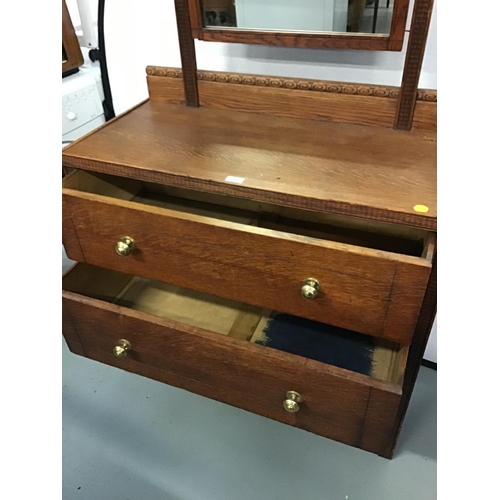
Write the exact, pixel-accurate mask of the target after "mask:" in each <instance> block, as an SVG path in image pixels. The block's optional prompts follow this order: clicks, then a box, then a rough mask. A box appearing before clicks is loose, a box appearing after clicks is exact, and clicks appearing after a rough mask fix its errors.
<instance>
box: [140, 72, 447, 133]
mask: <svg viewBox="0 0 500 500" xmlns="http://www.w3.org/2000/svg"><path fill="white" fill-rule="evenodd" d="M146 72H147V82H148V90H149V96H150V99H151V100H152V101H156V102H165V103H171V104H180V103H185V97H184V91H183V87H182V70H180V69H178V68H162V67H156V66H148V67H147V69H146ZM197 75H198V92H199V102H200V106H204V107H208V108H212V107H213V108H215V109H226V110H228V111H230V110H238V111H247V112H252V113H262V114H269V115H273V116H285V117H287V116H288V117H297V118H308V119H314V120H324V121H335V122H344V123H360V124H365V125H380V126H383V127H393V125H394V117H395V114H396V110H397V99H398V96H399V88H398V87H387V86H382V85H363V84H356V83H345V82H331V81H330V82H329V81H321V80H303V79H294V78H279V77H269V76H261V75H245V74H235V73H224V72H214V71H198V73H197ZM226 84H229V85H226ZM222 85H224V86H222ZM281 89H286V90H288V92H282V91H281ZM332 94H333V95H332ZM369 97H373V99H369ZM436 102H437V92H436V91H435V90H428V89H419V91H418V93H417V103H416V108H415V115H414V120H413V130H415V131H419V132H424V133H425V132H426V133H428V134H432V136H434V137H435V134H436V132H437V106H436V104H435V103H436Z"/></svg>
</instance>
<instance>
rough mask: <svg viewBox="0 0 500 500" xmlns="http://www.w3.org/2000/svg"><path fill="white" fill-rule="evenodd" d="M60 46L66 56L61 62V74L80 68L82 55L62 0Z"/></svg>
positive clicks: (66, 8)
mask: <svg viewBox="0 0 500 500" xmlns="http://www.w3.org/2000/svg"><path fill="white" fill-rule="evenodd" d="M62 46H63V49H64V51H65V52H66V56H67V57H66V60H63V61H62V72H63V73H66V72H67V71H71V70H72V69H76V68H78V67H80V66H81V65H82V64H83V55H82V51H81V50H80V45H79V43H78V38H77V37H76V33H75V28H74V27H73V23H72V21H71V17H70V15H69V11H68V7H67V6H66V2H65V0H62Z"/></svg>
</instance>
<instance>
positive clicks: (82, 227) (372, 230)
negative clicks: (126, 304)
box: [63, 171, 434, 344]
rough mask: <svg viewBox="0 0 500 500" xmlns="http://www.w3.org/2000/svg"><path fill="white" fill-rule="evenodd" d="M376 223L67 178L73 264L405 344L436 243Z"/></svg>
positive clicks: (80, 174)
mask: <svg viewBox="0 0 500 500" xmlns="http://www.w3.org/2000/svg"><path fill="white" fill-rule="evenodd" d="M367 224H369V225H368V226H367ZM375 224H376V223H366V222H360V221H356V220H353V219H346V218H340V217H335V216H332V215H326V214H323V215H322V214H312V213H309V212H307V211H306V210H296V209H287V208H284V207H279V206H277V205H264V204H261V203H256V202H252V201H248V200H240V199H236V198H231V197H226V196H218V195H208V194H203V193H197V192H193V191H188V190H182V189H176V188H168V187H166V186H161V185H156V184H151V183H144V182H140V181H136V180H133V179H126V178H121V177H114V176H109V175H104V174H95V173H88V172H85V171H76V172H74V173H73V174H72V175H70V176H69V177H67V178H66V179H64V188H63V241H64V244H65V247H66V252H67V254H68V256H69V257H70V258H71V259H73V260H76V261H79V262H86V263H89V264H93V265H96V266H100V267H104V268H108V269H114V270H117V271H121V272H124V273H128V274H133V275H136V276H142V277H146V278H149V279H155V280H160V281H165V282H167V283H172V284H175V285H178V286H182V287H186V288H190V289H193V290H197V291H199V292H204V293H209V294H213V295H216V296H219V297H223V298H226V299H231V300H238V301H242V302H245V303H247V304H251V305H254V306H258V307H263V308H267V309H270V310H278V311H281V312H284V313H288V314H292V315H295V316H301V317H304V318H308V319H312V320H316V321H320V322H323V323H328V324H331V325H336V326H339V327H342V328H347V329H349V330H354V331H358V332H362V333H366V334H368V335H373V336H376V337H381V338H384V339H387V340H391V341H394V342H398V343H401V344H409V343H410V342H411V338H412V335H413V331H414V329H415V324H416V321H417V318H418V314H419V311H420V306H421V303H422V299H423V296H424V292H425V289H426V285H427V281H428V278H429V273H430V269H431V259H432V254H433V245H434V243H433V236H432V235H431V234H430V233H426V232H424V231H420V230H414V229H407V228H403V227H394V226H391V225H387V224H384V225H382V224H377V225H375ZM309 279H311V280H309ZM308 280H309V281H308ZM311 298H312V300H310V299H311Z"/></svg>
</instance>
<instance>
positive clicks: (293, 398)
mask: <svg viewBox="0 0 500 500" xmlns="http://www.w3.org/2000/svg"><path fill="white" fill-rule="evenodd" d="M299 403H302V396H301V395H300V394H299V393H298V392H295V391H288V392H287V393H286V399H285V401H283V408H285V410H286V411H287V412H288V413H297V412H298V411H299V410H300V406H299Z"/></svg>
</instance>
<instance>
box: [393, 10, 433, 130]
mask: <svg viewBox="0 0 500 500" xmlns="http://www.w3.org/2000/svg"><path fill="white" fill-rule="evenodd" d="M433 4H434V0H415V5H414V7H413V16H412V21H411V27H410V38H409V40H408V48H407V50H406V58H405V66H404V70H403V78H402V82H401V94H400V96H399V102H398V111H397V114H396V120H395V122H394V128H396V129H398V130H411V127H412V122H413V114H414V112H415V102H416V99H417V93H418V82H419V79H420V71H421V69H422V61H423V59H424V53H425V44H426V42H427V35H428V33H429V25H430V22H431V15H432V6H433Z"/></svg>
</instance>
